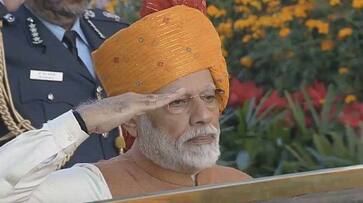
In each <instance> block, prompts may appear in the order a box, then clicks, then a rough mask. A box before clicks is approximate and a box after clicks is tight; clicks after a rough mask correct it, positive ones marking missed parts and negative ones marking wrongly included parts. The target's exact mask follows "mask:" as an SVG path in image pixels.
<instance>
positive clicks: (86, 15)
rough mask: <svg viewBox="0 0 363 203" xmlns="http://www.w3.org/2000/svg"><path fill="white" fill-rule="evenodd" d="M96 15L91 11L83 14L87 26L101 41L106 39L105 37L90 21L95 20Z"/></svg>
mask: <svg viewBox="0 0 363 203" xmlns="http://www.w3.org/2000/svg"><path fill="white" fill-rule="evenodd" d="M95 17H96V14H95V12H94V11H92V10H86V11H85V13H84V19H85V20H86V21H87V23H88V25H89V26H91V28H92V29H93V30H94V31H95V32H96V33H97V35H98V36H99V37H100V38H101V39H106V36H105V35H104V34H103V33H102V32H101V31H100V30H99V29H98V28H97V27H96V25H95V24H94V23H93V22H92V21H91V19H93V18H95Z"/></svg>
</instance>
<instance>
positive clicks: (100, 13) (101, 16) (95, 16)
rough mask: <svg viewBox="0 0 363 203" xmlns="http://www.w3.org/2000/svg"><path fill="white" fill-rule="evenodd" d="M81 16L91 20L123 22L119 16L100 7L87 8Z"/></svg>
mask: <svg viewBox="0 0 363 203" xmlns="http://www.w3.org/2000/svg"><path fill="white" fill-rule="evenodd" d="M83 17H84V18H85V19H87V20H91V21H108V22H116V23H124V21H123V20H122V19H121V17H120V16H118V15H116V14H113V13H110V12H108V11H105V10H102V9H87V10H86V11H85V12H84V15H83Z"/></svg>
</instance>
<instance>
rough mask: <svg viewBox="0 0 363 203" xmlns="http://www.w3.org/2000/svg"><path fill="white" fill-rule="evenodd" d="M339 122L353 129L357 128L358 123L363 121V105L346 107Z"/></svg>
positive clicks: (356, 104) (357, 104)
mask: <svg viewBox="0 0 363 203" xmlns="http://www.w3.org/2000/svg"><path fill="white" fill-rule="evenodd" d="M339 120H340V122H342V123H343V124H345V125H350V126H352V127H354V128H356V127H359V123H360V122H362V121H363V103H361V104H359V103H354V104H350V105H346V106H345V107H344V109H343V112H342V113H341V115H340V117H339Z"/></svg>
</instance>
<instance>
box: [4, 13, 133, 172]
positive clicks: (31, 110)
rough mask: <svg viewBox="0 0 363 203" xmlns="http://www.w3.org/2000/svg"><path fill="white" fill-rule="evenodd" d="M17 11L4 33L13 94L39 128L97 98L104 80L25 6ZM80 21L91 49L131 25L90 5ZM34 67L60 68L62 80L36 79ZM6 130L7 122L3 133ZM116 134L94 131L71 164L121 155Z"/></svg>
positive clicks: (18, 106) (18, 105)
mask: <svg viewBox="0 0 363 203" xmlns="http://www.w3.org/2000/svg"><path fill="white" fill-rule="evenodd" d="M13 16H14V17H15V21H14V22H12V23H9V22H8V23H7V22H5V23H6V25H4V28H3V35H4V48H5V56H6V65H7V69H8V75H9V81H10V86H11V91H12V96H13V100H14V104H15V107H16V109H17V110H18V111H19V113H20V114H21V115H22V116H23V117H24V118H25V119H29V120H30V121H31V122H32V124H33V126H35V127H36V128H40V127H41V126H42V124H43V123H45V122H46V121H48V120H50V119H53V118H55V117H57V116H59V115H60V114H62V113H64V112H66V111H68V110H70V109H72V108H74V107H76V106H77V105H79V104H80V103H82V102H85V101H88V100H90V99H96V89H97V87H99V86H100V83H99V81H98V80H97V79H94V78H93V77H92V76H91V75H90V73H89V72H88V70H87V69H86V67H85V66H84V65H81V64H80V63H79V62H78V61H77V60H76V59H75V58H74V57H72V55H71V53H70V52H69V50H68V49H67V48H66V47H65V46H64V45H63V44H62V42H60V41H59V40H58V39H57V38H56V37H55V36H54V35H53V34H52V32H51V31H50V30H48V29H47V27H45V26H44V24H43V23H42V22H41V21H40V20H39V19H38V18H37V17H36V16H34V15H33V14H32V13H31V12H30V11H29V10H28V9H27V8H26V7H24V6H22V7H20V8H19V9H18V10H17V11H16V12H14V13H13ZM5 21H6V20H5ZM31 21H33V24H35V25H36V29H37V33H38V34H39V36H38V37H39V38H34V35H32V34H34V30H33V32H32V31H31V30H30V23H31ZM80 23H81V28H82V30H83V32H84V34H85V36H86V38H87V40H88V43H89V45H90V47H91V49H92V51H93V50H95V49H97V48H98V47H99V46H100V44H101V43H102V42H103V41H104V40H105V39H104V38H107V37H109V36H111V35H112V34H114V33H115V32H117V31H118V30H120V29H122V28H125V27H127V24H126V23H123V22H121V21H120V19H119V17H117V16H114V15H111V14H109V13H106V12H105V11H103V10H99V9H95V10H87V11H86V13H85V15H84V16H83V17H82V18H81V20H80ZM33 27H34V26H33ZM31 70H40V71H52V72H61V73H63V81H43V80H32V79H30V71H31ZM6 132H7V130H6V128H5V126H4V125H3V124H2V125H1V126H0V136H1V135H4V134H5V133H6ZM116 136H117V134H116V133H114V134H112V133H111V134H110V135H109V136H108V137H107V138H103V137H102V136H90V138H89V139H87V140H86V141H85V142H84V143H82V145H81V146H80V147H79V148H78V149H77V151H76V152H75V154H74V156H73V157H72V159H71V160H70V162H68V164H67V166H71V165H73V164H74V163H80V162H88V163H89V162H96V161H98V160H100V159H109V158H111V157H113V156H116V155H117V154H118V150H117V149H116V148H115V146H114V140H115V137H116ZM34 150H36V149H34Z"/></svg>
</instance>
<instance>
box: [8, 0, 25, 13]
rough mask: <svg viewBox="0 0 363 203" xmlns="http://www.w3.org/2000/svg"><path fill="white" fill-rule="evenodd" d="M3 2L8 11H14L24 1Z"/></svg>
mask: <svg viewBox="0 0 363 203" xmlns="http://www.w3.org/2000/svg"><path fill="white" fill-rule="evenodd" d="M3 2H4V5H5V7H6V8H7V9H8V11H16V9H18V7H19V6H21V4H23V3H24V0H4V1H3Z"/></svg>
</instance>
